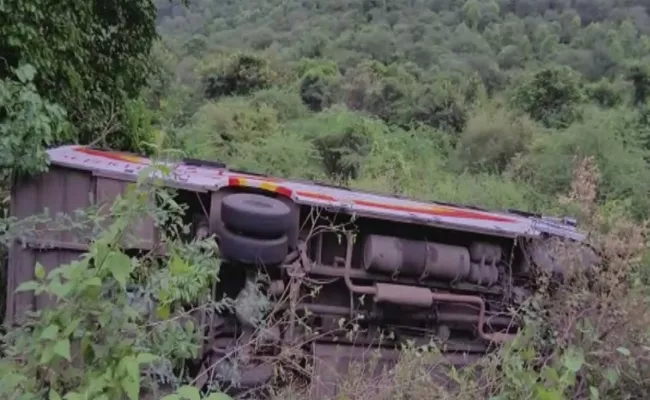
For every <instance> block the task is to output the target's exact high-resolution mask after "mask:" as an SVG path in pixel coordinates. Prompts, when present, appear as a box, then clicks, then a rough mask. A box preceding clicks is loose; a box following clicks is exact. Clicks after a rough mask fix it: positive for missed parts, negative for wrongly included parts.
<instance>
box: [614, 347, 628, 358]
mask: <svg viewBox="0 0 650 400" xmlns="http://www.w3.org/2000/svg"><path fill="white" fill-rule="evenodd" d="M616 351H618V352H619V353H621V354H623V355H624V356H629V355H630V350H629V349H628V348H627V347H619V348H618V349H616Z"/></svg>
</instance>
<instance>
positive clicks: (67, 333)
mask: <svg viewBox="0 0 650 400" xmlns="http://www.w3.org/2000/svg"><path fill="white" fill-rule="evenodd" d="M80 323H81V318H77V319H73V320H72V321H71V322H70V323H69V324H68V326H66V327H65V330H64V331H63V335H65V336H66V337H67V336H70V335H71V334H72V333H73V332H74V331H76V330H77V327H79V324H80Z"/></svg>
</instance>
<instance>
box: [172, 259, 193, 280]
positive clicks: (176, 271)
mask: <svg viewBox="0 0 650 400" xmlns="http://www.w3.org/2000/svg"><path fill="white" fill-rule="evenodd" d="M189 271H190V265H189V264H188V263H187V262H186V261H185V260H183V259H182V258H181V257H179V256H178V255H176V254H174V255H173V256H172V258H171V260H170V261H169V272H170V273H171V276H178V275H183V274H185V273H187V272H189Z"/></svg>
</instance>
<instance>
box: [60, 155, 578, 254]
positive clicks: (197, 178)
mask: <svg viewBox="0 0 650 400" xmlns="http://www.w3.org/2000/svg"><path fill="white" fill-rule="evenodd" d="M48 154H49V158H50V162H51V163H52V164H54V165H60V166H64V167H69V168H74V169H81V170H88V171H92V172H93V173H96V174H118V175H119V176H122V177H125V178H130V179H133V178H136V177H137V176H138V175H139V174H140V173H141V172H142V171H143V170H145V169H146V168H147V167H149V166H151V165H152V161H151V160H150V159H148V158H145V157H140V156H136V155H133V154H126V153H119V152H112V151H100V150H95V149H91V148H88V147H84V146H62V147H58V148H53V149H50V150H48ZM167 166H168V168H169V170H170V171H171V173H170V175H169V176H167V177H165V179H166V180H167V181H168V183H169V184H171V185H175V186H177V185H180V186H182V187H183V188H186V189H188V190H195V191H216V190H218V189H220V188H222V187H226V186H249V187H258V188H263V189H266V190H269V191H272V192H276V193H279V194H281V195H285V196H288V197H291V198H292V199H293V200H294V201H295V202H297V203H299V204H308V205H314V206H323V207H327V208H334V209H343V210H345V211H346V212H349V213H355V214H357V215H360V216H363V215H367V216H372V217H376V218H380V219H388V220H398V221H405V222H410V223H418V224H425V225H431V226H440V227H445V228H450V229H457V230H464V231H472V232H480V233H487V234H492V235H497V236H506V237H518V236H527V237H535V236H540V235H542V234H544V233H547V234H550V235H554V236H561V237H567V238H571V239H574V240H579V241H581V240H583V239H584V235H583V234H582V233H579V232H578V231H577V230H576V228H575V226H573V225H571V224H568V223H563V222H562V220H560V219H556V218H545V217H533V216H526V215H520V214H516V213H509V212H496V211H487V210H479V209H476V208H472V207H467V206H460V205H449V204H440V203H435V202H422V201H416V200H410V199H404V198H399V197H395V196H389V195H381V194H374V193H368V192H363V191H357V190H352V189H346V188H342V187H332V186H327V185H323V184H318V183H313V182H302V181H296V180H287V179H282V178H277V177H270V176H261V175H255V174H250V173H245V172H239V171H233V170H229V169H228V168H226V167H225V166H218V165H217V166H211V165H205V164H198V165H197V164H195V163H191V162H175V163H167Z"/></svg>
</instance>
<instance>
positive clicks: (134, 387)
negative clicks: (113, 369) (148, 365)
mask: <svg viewBox="0 0 650 400" xmlns="http://www.w3.org/2000/svg"><path fill="white" fill-rule="evenodd" d="M120 383H121V384H122V388H123V389H124V391H125V392H126V395H127V396H128V397H129V399H131V400H138V398H139V397H140V377H139V376H138V379H137V380H135V381H134V380H133V379H132V378H131V377H130V376H125V377H124V378H122V379H121V380H120Z"/></svg>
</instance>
